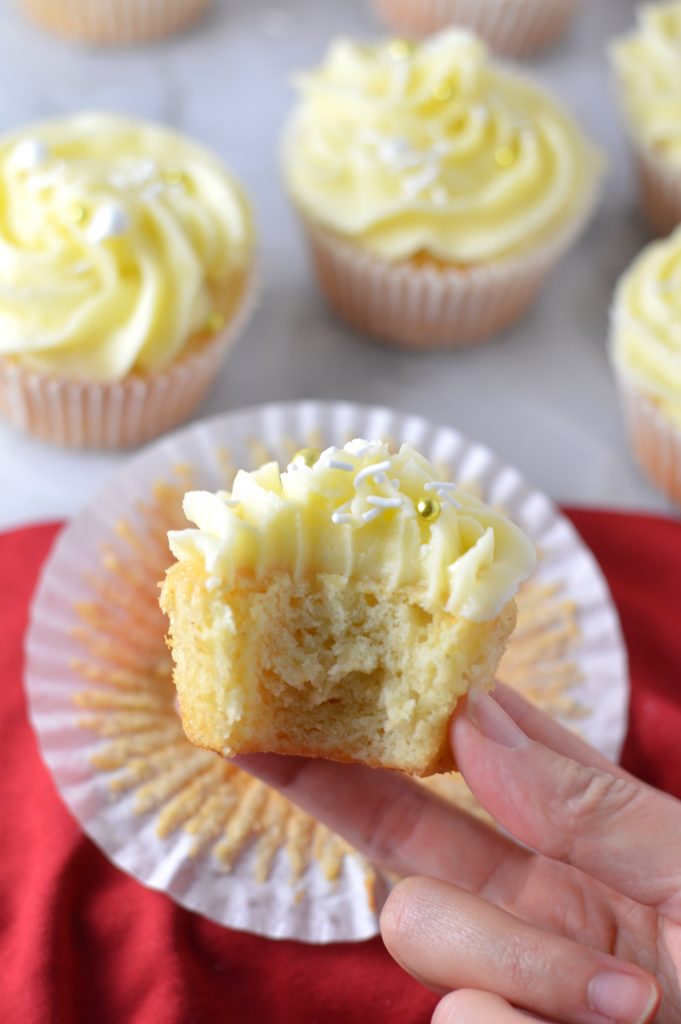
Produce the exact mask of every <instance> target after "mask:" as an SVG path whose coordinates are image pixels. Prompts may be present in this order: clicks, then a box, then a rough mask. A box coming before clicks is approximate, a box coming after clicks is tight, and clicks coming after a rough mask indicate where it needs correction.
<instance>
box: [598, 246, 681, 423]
mask: <svg viewBox="0 0 681 1024" xmlns="http://www.w3.org/2000/svg"><path fill="white" fill-rule="evenodd" d="M611 339H612V340H611V345H612V357H613V359H614V362H615V365H616V366H617V368H618V369H619V370H620V372H622V373H623V374H624V375H625V376H626V377H629V378H631V379H632V380H633V382H634V383H635V384H636V385H637V386H638V387H639V388H641V389H642V390H643V391H644V392H645V393H646V394H648V395H649V396H651V397H653V398H654V399H655V400H656V402H657V403H658V405H660V406H662V408H663V409H664V411H665V412H666V414H667V415H668V416H669V417H670V418H671V419H673V420H674V422H675V423H678V424H679V426H681V228H679V229H677V230H676V231H675V232H674V234H672V235H670V236H669V238H666V239H664V240H662V241H659V242H654V243H653V244H652V245H649V246H647V247H646V248H645V249H644V250H643V252H642V253H641V254H640V255H639V256H638V257H637V259H636V260H635V261H634V263H633V264H632V265H631V267H630V268H629V270H628V271H627V272H626V274H624V276H623V277H622V278H621V280H620V282H619V284H618V286H617V290H616V293H615V301H614V305H613V312H612V332H611Z"/></svg>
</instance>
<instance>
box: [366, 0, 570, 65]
mask: <svg viewBox="0 0 681 1024" xmlns="http://www.w3.org/2000/svg"><path fill="white" fill-rule="evenodd" d="M373 3H374V7H375V8H376V10H377V12H378V13H379V15H380V16H381V17H382V18H383V19H384V21H385V22H386V23H387V24H388V25H389V26H390V27H391V28H392V29H394V30H395V31H397V32H400V33H403V34H405V35H410V36H425V35H429V34H430V33H431V32H437V31H439V30H440V29H442V28H445V27H446V26H448V25H460V26H462V27H465V28H469V29H472V30H473V31H475V32H477V33H478V35H480V36H481V37H482V38H483V39H484V40H485V41H486V42H487V43H488V44H489V46H490V47H491V48H492V49H493V50H496V51H497V52H498V53H505V54H510V55H524V54H529V53H533V52H534V51H535V50H540V49H542V48H543V47H545V46H549V45H550V44H551V43H553V42H555V41H556V40H557V39H558V38H559V37H560V36H561V35H562V34H563V33H564V32H565V31H566V30H567V28H568V26H569V25H570V23H571V22H572V21H573V19H574V18H575V17H576V15H577V13H578V11H579V9H580V7H581V6H582V4H583V0H373Z"/></svg>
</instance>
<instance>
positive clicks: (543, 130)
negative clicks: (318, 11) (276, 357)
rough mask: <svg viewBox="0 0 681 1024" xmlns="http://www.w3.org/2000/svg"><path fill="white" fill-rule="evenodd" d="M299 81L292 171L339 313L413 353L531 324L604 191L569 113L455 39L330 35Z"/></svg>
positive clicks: (594, 159)
mask: <svg viewBox="0 0 681 1024" xmlns="http://www.w3.org/2000/svg"><path fill="white" fill-rule="evenodd" d="M297 86H298V92H299V101H298V104H297V106H296V107H295V109H294V111H293V114H292V116H291V118H290V121H289V124H288V127H287V130H286V134H285V139H284V150H283V165H284V173H285V178H286V183H287V186H288V191H289V194H290V196H291V198H292V200H293V203H294V205H295V207H296V210H297V211H298V213H299V214H300V218H301V221H302V225H303V228H304V230H305V233H306V235H307V238H308V241H309V243H310V249H311V253H312V259H313V263H314V266H315V270H316V272H317V278H318V281H319V284H320V287H321V290H322V292H323V293H324V295H325V297H326V299H327V300H328V302H329V304H330V306H331V307H332V308H333V309H334V310H335V311H336V312H337V313H338V314H339V315H340V316H341V317H342V318H343V319H345V320H347V321H348V322H349V323H350V324H352V325H353V326H354V327H356V328H357V329H359V330H360V331H363V332H364V333H366V334H370V335H373V336H374V337H376V338H378V339H380V340H382V341H385V342H391V343H393V344H397V345H404V346H411V347H415V348H419V347H448V346H458V345H468V344H471V343H473V342H477V341H481V340H482V339H484V338H487V337H489V336H490V335H492V334H495V333H497V332H498V331H501V330H503V329H504V328H505V327H508V326H509V325H510V324H512V323H513V322H514V321H516V320H517V319H518V318H519V317H520V316H522V314H523V313H524V312H525V311H526V310H527V308H528V307H529V306H530V305H531V304H532V302H533V301H534V299H535V298H536V296H537V294H538V292H539V290H540V288H541V285H542V283H543V282H544V280H545V278H546V276H547V274H548V273H549V271H550V270H551V269H552V267H553V266H554V264H555V263H556V262H557V261H558V259H559V258H560V257H561V256H562V255H563V253H564V252H565V250H566V249H567V248H569V246H570V245H571V243H572V242H573V241H574V239H575V237H576V236H577V235H578V234H579V232H580V231H581V230H582V228H583V227H584V225H585V224H586V222H587V221H588V219H589V217H590V215H591V213H592V210H593V208H594V204H595V201H596V198H597V193H598V185H599V179H600V171H601V162H600V159H599V158H598V156H597V155H596V153H595V152H594V150H593V149H592V148H591V146H590V144H589V143H588V142H587V140H586V138H585V137H584V135H583V133H582V131H581V130H580V128H579V127H578V125H577V124H576V123H575V122H574V121H573V119H572V118H571V117H570V116H569V115H568V114H567V113H565V111H564V110H562V108H561V107H560V106H559V105H558V104H556V103H555V101H554V100H553V99H551V97H550V96H547V94H546V93H545V92H544V91H543V90H542V89H541V88H539V87H538V86H536V85H534V84H533V83H532V82H530V81H528V80H527V79H526V78H524V77H522V76H520V75H519V74H517V73H515V72H512V71H508V70H506V69H505V68H501V67H499V66H497V64H495V63H494V61H492V60H490V58H489V56H488V54H487V51H486V49H485V47H484V45H483V44H482V43H481V42H480V40H478V39H476V38H475V37H474V36H472V35H470V34H469V33H467V32H461V31H456V30H452V31H449V32H445V33H442V34H441V35H439V36H434V37H433V38H431V39H428V40H427V41H425V42H423V43H408V42H405V41H404V40H390V41H385V42H381V43H378V44H358V43H354V42H349V41H345V40H344V41H340V42H336V43H335V44H333V45H332V47H331V49H330V50H329V52H328V54H327V56H326V59H325V61H324V62H323V64H322V65H321V67H319V68H317V69H316V70H314V71H311V72H308V73H307V74H305V75H301V76H300V77H299V79H298V83H297Z"/></svg>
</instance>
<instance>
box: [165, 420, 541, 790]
mask: <svg viewBox="0 0 681 1024" xmlns="http://www.w3.org/2000/svg"><path fill="white" fill-rule="evenodd" d="M184 509H185V513H186V515H187V518H188V519H189V520H191V521H192V522H193V523H195V524H196V526H197V529H187V530H180V531H175V532H171V533H170V534H169V539H170V546H171V549H172V552H173V554H174V555H175V557H176V558H177V562H176V563H175V564H174V565H172V566H171V568H170V569H169V570H168V573H167V575H166V579H165V582H164V584H163V588H162V591H161V607H162V608H163V610H164V611H165V612H166V613H167V615H168V616H169V619H170V646H171V649H172V654H173V658H174V662H175V672H174V679H175V684H176V686H177V691H178V696H179V706H180V712H181V716H182V723H183V727H184V729H185V732H186V734H187V736H188V738H189V739H190V740H191V741H192V742H193V743H196V744H198V745H199V746H201V747H206V748H208V749H211V750H215V751H217V752H218V753H220V754H222V755H224V756H227V757H230V756H232V755H234V754H238V753H251V752H256V751H260V752H262V751H272V752H275V753H281V754H296V755H305V756H308V757H309V756H312V757H325V758H329V759H331V760H336V761H345V762H359V763H362V764H367V765H372V766H380V767H383V768H393V769H399V770H401V771H404V772H408V773H411V774H414V775H419V776H425V775H430V774H432V773H434V772H441V771H446V770H449V769H451V768H452V758H451V752H450V749H449V744H448V741H447V724H448V721H449V718H450V716H451V714H452V712H453V710H454V708H455V706H456V704H457V701H459V700H460V699H461V697H463V696H464V694H466V693H467V692H468V690H469V689H470V688H471V687H473V688H489V687H491V686H492V683H493V678H494V672H495V669H496V667H497V664H498V662H499V659H500V658H501V655H502V653H503V651H504V648H505V646H506V643H507V641H508V639H509V636H510V634H511V632H512V630H513V627H514V625H515V617H516V610H515V602H514V595H515V593H516V591H517V589H518V587H519V585H520V583H521V582H522V581H523V580H524V579H526V577H527V576H528V575H529V574H530V572H531V571H532V569H533V567H534V564H535V554H534V549H533V547H532V545H531V543H530V542H529V541H528V540H527V539H526V538H525V536H524V535H523V534H522V533H521V532H520V530H518V528H517V527H515V526H513V525H512V524H511V523H510V522H509V521H508V520H507V519H506V518H505V517H504V516H502V515H501V514H500V513H498V512H495V511H493V510H492V509H491V508H488V507H487V506H486V505H484V504H483V503H482V502H481V501H479V500H478V499H477V498H474V497H472V496H471V495H469V494H466V493H464V492H463V491H460V490H459V489H458V488H457V487H456V486H455V485H454V484H451V483H446V482H443V481H441V480H440V479H439V478H438V476H437V474H436V472H435V470H434V468H433V466H432V465H431V464H430V463H429V462H428V461H427V460H426V459H425V458H423V456H421V455H420V454H418V452H416V451H415V450H414V449H412V448H411V447H409V446H408V445H403V446H402V447H401V448H400V450H399V452H398V453H397V454H391V453H390V451H389V449H388V447H387V446H386V445H385V444H383V443H381V442H378V441H373V442H368V441H363V440H356V441H352V442H350V443H348V444H347V445H346V446H345V447H344V448H342V449H340V450H339V449H337V448H329V449H327V450H326V451H324V452H321V453H320V452H319V451H316V450H313V449H304V450H303V451H301V452H299V453H298V455H296V456H295V457H294V459H293V462H292V463H291V464H290V465H289V466H288V468H287V470H286V471H285V472H283V473H281V472H280V470H279V466H278V465H277V464H276V463H269V464H266V465H264V466H263V467H262V468H261V469H259V470H257V471H255V472H253V473H247V472H244V471H241V472H239V473H238V474H237V476H236V478H235V481H234V485H233V488H232V491H231V492H225V491H222V492H218V493H217V494H210V493H207V492H205V491H195V492H190V493H189V494H187V495H186V496H185V501H184Z"/></svg>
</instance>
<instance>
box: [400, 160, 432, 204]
mask: <svg viewBox="0 0 681 1024" xmlns="http://www.w3.org/2000/svg"><path fill="white" fill-rule="evenodd" d="M439 173H440V168H439V167H438V165H437V164H426V166H425V167H424V168H423V170H421V171H417V173H416V174H413V175H412V176H411V178H405V180H404V181H403V182H402V191H403V192H404V193H406V195H408V196H410V197H414V196H417V195H419V194H420V193H421V192H423V190H424V189H426V188H428V186H429V185H432V184H433V182H434V181H436V179H437V176H438V174H439Z"/></svg>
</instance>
